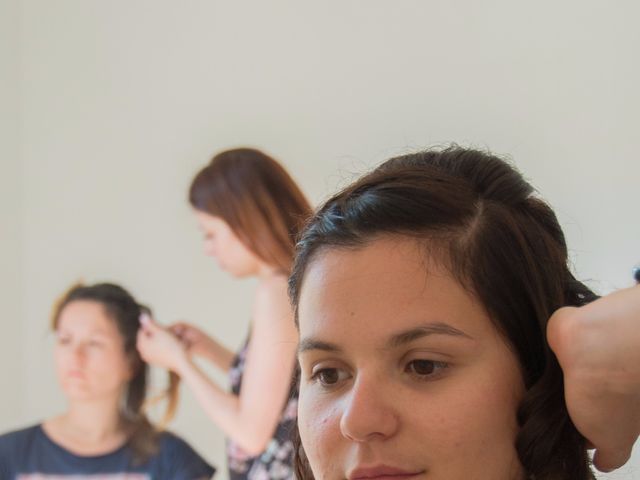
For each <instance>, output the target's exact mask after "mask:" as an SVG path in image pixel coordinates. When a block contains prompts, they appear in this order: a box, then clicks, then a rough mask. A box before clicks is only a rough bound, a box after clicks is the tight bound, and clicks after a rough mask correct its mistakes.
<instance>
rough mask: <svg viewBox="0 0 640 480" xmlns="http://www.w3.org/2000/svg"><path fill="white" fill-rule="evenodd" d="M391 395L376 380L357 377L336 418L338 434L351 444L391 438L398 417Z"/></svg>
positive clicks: (386, 387) (396, 427) (397, 423)
mask: <svg viewBox="0 0 640 480" xmlns="http://www.w3.org/2000/svg"><path fill="white" fill-rule="evenodd" d="M391 393H392V392H391V391H390V390H389V388H388V386H385V385H383V383H381V382H380V381H378V380H377V379H376V378H366V377H364V376H361V377H359V378H357V379H356V381H355V382H354V384H353V388H352V389H351V391H350V392H349V394H348V396H347V397H346V398H345V407H344V410H343V412H342V417H341V419H340V430H341V432H342V435H344V436H345V437H346V438H348V439H350V440H352V441H355V442H367V441H373V440H384V439H386V438H389V437H392V436H393V435H394V434H395V433H396V432H397V431H398V428H399V426H400V418H399V416H398V412H397V410H396V409H395V408H394V405H393V395H392V394H391Z"/></svg>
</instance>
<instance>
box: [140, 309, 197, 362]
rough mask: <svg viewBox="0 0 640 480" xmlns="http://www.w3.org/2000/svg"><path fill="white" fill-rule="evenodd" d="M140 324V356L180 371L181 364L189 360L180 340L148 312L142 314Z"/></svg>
mask: <svg viewBox="0 0 640 480" xmlns="http://www.w3.org/2000/svg"><path fill="white" fill-rule="evenodd" d="M140 325H141V326H140V330H139V331H138V337H137V342H136V346H137V348H138V351H139V352H140V356H141V357H142V358H143V359H144V360H145V361H146V362H147V363H150V364H152V365H155V366H158V367H162V368H166V369H168V370H171V371H173V372H176V373H180V372H179V370H180V368H181V366H182V365H183V364H184V363H185V361H186V360H188V357H187V353H186V350H185V348H184V346H183V345H182V343H181V342H180V340H179V339H178V338H177V337H176V336H175V335H174V334H173V333H171V331H170V330H169V329H167V328H164V327H162V326H161V325H159V324H158V323H157V322H156V321H155V320H154V319H153V318H151V316H150V315H148V314H147V313H143V314H142V315H140Z"/></svg>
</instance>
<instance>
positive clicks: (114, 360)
mask: <svg viewBox="0 0 640 480" xmlns="http://www.w3.org/2000/svg"><path fill="white" fill-rule="evenodd" d="M56 336H57V342H56V347H55V363H56V371H57V374H58V380H59V382H60V385H61V386H62V389H63V390H64V393H65V395H66V397H67V398H68V399H69V400H72V401H74V400H78V401H94V400H102V399H107V398H112V399H119V398H120V395H121V393H122V390H123V389H124V387H125V385H126V383H127V382H128V381H129V379H130V377H131V369H130V367H129V362H128V359H127V356H126V355H125V352H124V344H123V339H122V335H121V334H120V332H119V331H118V329H117V327H116V325H115V322H114V321H112V320H111V319H110V318H109V317H108V316H107V315H106V313H105V310H104V307H103V306H102V305H101V304H100V303H98V302H93V301H85V300H76V301H73V302H71V303H69V304H68V305H67V306H65V307H64V308H63V309H62V312H60V316H59V318H58V328H57V329H56Z"/></svg>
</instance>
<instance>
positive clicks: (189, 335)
mask: <svg viewBox="0 0 640 480" xmlns="http://www.w3.org/2000/svg"><path fill="white" fill-rule="evenodd" d="M169 330H170V331H171V333H173V334H174V335H175V336H176V337H177V338H178V339H179V340H180V341H181V342H182V345H183V346H184V348H185V349H186V351H187V353H188V354H189V355H196V356H200V357H206V356H207V354H208V352H209V351H210V350H211V344H212V339H211V337H209V335H207V334H206V333H205V332H204V331H202V330H200V329H199V328H198V327H196V326H194V325H191V324H189V323H186V322H178V323H174V324H173V325H170V326H169Z"/></svg>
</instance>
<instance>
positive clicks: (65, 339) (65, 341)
mask: <svg viewBox="0 0 640 480" xmlns="http://www.w3.org/2000/svg"><path fill="white" fill-rule="evenodd" d="M69 343H71V339H70V338H69V337H58V345H69Z"/></svg>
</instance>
